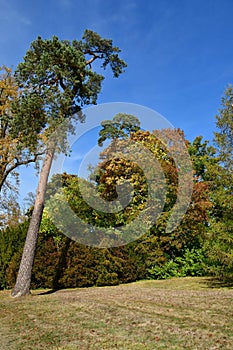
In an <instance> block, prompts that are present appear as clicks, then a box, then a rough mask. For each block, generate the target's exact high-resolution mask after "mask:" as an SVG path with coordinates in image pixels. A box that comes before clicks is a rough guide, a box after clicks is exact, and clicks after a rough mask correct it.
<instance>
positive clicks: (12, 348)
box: [0, 278, 233, 350]
mask: <svg viewBox="0 0 233 350" xmlns="http://www.w3.org/2000/svg"><path fill="white" fill-rule="evenodd" d="M0 298H1V299H0V349H1V350H8V349H9V350H21V349H22V350H31V349H33V350H39V349H43V350H44V349H49V350H50V349H52V350H53V349H54V350H55V349H56V350H71V349H78V350H89V349H90V350H91V349H96V350H102V349H108V350H112V349H122V350H126V349H127V350H128V349H129V350H131V349H132V350H140V349H143V350H147V349H148V350H149V349H151V350H157V349H166V350H171V349H177V350H178V349H185V350H188V349H202V350H204V349H206V350H213V349H224V350H227V349H229V350H230V349H232V344H233V331H232V329H233V289H232V288H226V287H222V286H218V285H215V284H213V283H212V281H211V280H210V279H206V278H179V279H171V280H166V281H140V282H136V283H131V284H125V285H121V286H115V287H95V288H82V289H66V290H60V291H57V292H54V293H50V291H45V290H43V291H42V290H36V291H32V295H30V296H28V297H24V298H16V299H13V298H11V296H10V291H2V292H0Z"/></svg>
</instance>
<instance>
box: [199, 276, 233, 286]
mask: <svg viewBox="0 0 233 350" xmlns="http://www.w3.org/2000/svg"><path fill="white" fill-rule="evenodd" d="M202 282H204V284H205V285H206V286H207V287H208V288H233V278H232V277H231V278H229V279H227V278H220V277H209V278H207V279H206V280H204V281H202Z"/></svg>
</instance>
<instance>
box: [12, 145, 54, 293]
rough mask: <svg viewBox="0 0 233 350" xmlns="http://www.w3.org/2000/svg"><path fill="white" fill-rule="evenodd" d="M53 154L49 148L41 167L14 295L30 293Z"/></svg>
mask: <svg viewBox="0 0 233 350" xmlns="http://www.w3.org/2000/svg"><path fill="white" fill-rule="evenodd" d="M53 155H54V150H53V149H50V150H47V152H46V154H45V158H44V161H43V165H42V168H41V172H40V179H39V183H38V187H37V192H36V199H35V204H34V209H33V213H32V217H31V220H30V225H29V228H28V232H27V237H26V241H25V245H24V250H23V255H22V259H21V262H20V267H19V271H18V275H17V280H16V284H15V286H14V289H13V291H12V293H11V295H12V296H13V297H20V296H24V295H28V294H30V284H31V275H32V267H33V263H34V258H35V253H36V245H37V237H38V232H39V228H40V223H41V218H42V214H43V209H44V201H45V192H46V186H47V182H48V176H49V172H50V169H51V165H52V161H53Z"/></svg>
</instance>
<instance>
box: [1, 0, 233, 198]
mask: <svg viewBox="0 0 233 350" xmlns="http://www.w3.org/2000/svg"><path fill="white" fill-rule="evenodd" d="M232 18H233V2H232V1H231V0H221V1H220V0H212V1H210V0H205V1H203V0H202V1H201V0H195V1H191V0H179V1H178V0H142V1H141V0H118V1H117V0H108V1H107V0H86V1H79V0H76V1H75V0H46V1H45V0H40V1H37V2H36V1H28V0H21V1H17V0H0V45H1V50H0V65H2V64H5V65H8V66H13V68H15V67H16V66H17V64H18V63H19V62H20V61H21V60H22V57H23V56H24V54H25V52H26V50H27V49H28V48H29V45H30V43H31V42H32V41H33V40H34V39H36V37H37V36H38V35H40V36H42V38H50V37H51V36H52V35H57V36H58V37H59V38H60V39H70V40H72V39H75V38H77V39H80V38H81V36H82V33H83V31H84V30H85V29H91V30H94V31H96V32H98V33H99V34H100V35H101V36H102V37H106V38H112V39H113V42H114V44H115V45H116V46H119V47H120V48H121V50H122V53H121V57H122V58H123V59H124V60H125V61H126V62H127V64H128V68H127V70H126V72H125V73H124V74H123V75H122V76H120V77H119V78H118V79H113V78H112V77H111V74H110V72H109V71H107V72H106V79H105V81H104V84H103V89H102V92H101V94H100V96H99V101H98V102H99V103H107V102H129V103H136V104H140V105H143V106H146V107H148V108H151V109H154V110H156V111H158V112H159V113H161V114H162V115H163V116H165V117H166V118H167V119H168V120H169V121H170V122H171V123H172V124H173V125H174V126H175V127H180V128H181V129H183V130H184V131H185V134H186V136H187V138H188V139H189V140H193V139H194V137H195V136H197V135H203V136H204V138H205V139H211V138H212V135H213V131H214V128H215V119H214V116H215V115H216V113H217V111H218V108H219V107H220V99H221V96H222V95H223V92H224V90H225V88H226V87H227V85H228V84H229V83H232V72H233V41H232V37H233V21H232ZM30 171H31V170H30ZM26 172H27V176H28V177H29V176H30V175H29V168H28V169H27V170H26V171H25V170H24V171H23V173H24V174H25V173H26ZM32 172H33V171H32ZM23 178H24V175H23ZM29 179H30V178H29ZM29 182H30V180H29ZM21 189H22V192H23V193H25V192H26V191H27V190H31V189H29V186H27V188H25V186H24V185H23V184H22V187H21Z"/></svg>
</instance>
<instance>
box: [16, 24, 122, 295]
mask: <svg viewBox="0 0 233 350" xmlns="http://www.w3.org/2000/svg"><path fill="white" fill-rule="evenodd" d="M119 52H120V50H119V48H118V47H114V46H113V45H112V40H107V39H102V38H101V37H100V36H99V35H98V34H97V33H94V32H92V31H90V30H86V31H85V32H84V35H83V38H82V40H79V41H78V40H74V41H72V42H70V41H67V40H59V39H58V38H57V37H53V38H52V39H51V40H42V39H41V38H40V37H38V38H37V39H36V40H35V41H34V42H33V43H32V44H31V47H30V49H29V50H28V51H27V53H26V56H25V57H24V62H22V63H20V64H19V65H18V67H17V69H16V81H17V82H18V84H19V85H20V86H22V87H23V88H24V93H23V94H22V95H21V98H20V100H19V102H18V103H17V104H16V105H15V109H16V111H17V115H18V116H19V118H20V117H21V116H22V115H24V123H25V124H27V125H28V126H31V128H29V127H28V129H27V130H29V131H30V132H29V133H25V134H24V135H23V137H24V138H25V141H27V140H28V141H29V140H30V142H31V141H32V134H33V132H34V135H35V144H37V143H38V139H39V138H38V134H39V135H40V141H41V142H42V144H43V145H44V146H45V156H44V160H43V165H42V168H41V172H40V179H39V183H38V188H37V194H36V200H35V204H34V210H33V213H32V217H31V221H30V225H29V229H28V233H27V238H26V242H25V248H24V252H23V256H22V260H21V264H20V268H19V273H18V276H17V281H16V284H15V287H14V289H13V291H12V296H22V295H26V294H29V293H30V281H31V271H32V266H33V261H34V257H35V251H36V243H37V235H38V231H39V226H40V222H41V217H42V213H43V206H44V197H45V190H46V185H47V181H48V176H49V172H50V168H51V164H52V160H53V157H54V153H55V151H56V150H58V149H59V150H60V151H64V150H65V141H66V140H65V139H62V140H55V141H54V140H53V141H51V138H50V136H51V134H52V133H53V132H54V131H55V130H56V129H57V127H58V126H59V125H60V124H61V123H62V122H63V121H64V120H66V119H67V118H69V117H71V116H72V115H74V114H75V113H76V117H77V118H78V119H79V120H80V121H83V115H82V113H79V112H80V111H81V109H82V107H83V106H85V105H88V104H95V103H96V102H97V96H98V94H99V92H100V91H101V83H102V81H103V79H104V76H103V75H100V74H98V73H97V72H96V71H95V70H92V65H93V63H94V62H95V61H97V60H100V61H101V63H102V68H104V69H105V68H106V67H107V66H110V67H111V69H112V71H113V75H114V77H118V76H119V75H120V74H121V73H122V72H123V70H124V68H125V67H126V64H125V62H124V61H123V60H121V59H120V58H119V55H118V53H119ZM31 106H32V107H35V108H34V109H31ZM32 111H33V113H32ZM67 125H68V129H67V130H66V131H68V130H69V128H70V127H71V125H70V124H69V123H68V124H67ZM15 127H17V125H15ZM48 140H49V142H48Z"/></svg>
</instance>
